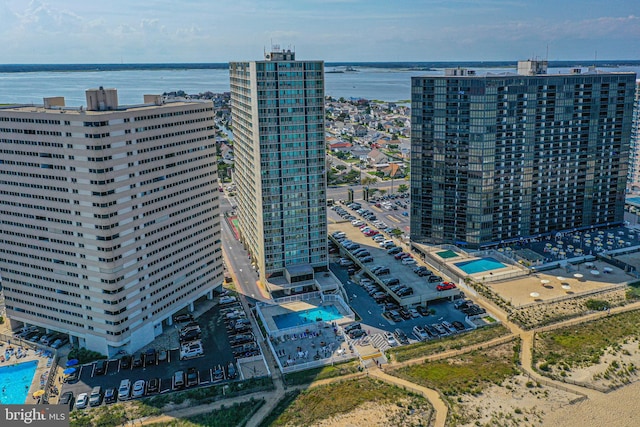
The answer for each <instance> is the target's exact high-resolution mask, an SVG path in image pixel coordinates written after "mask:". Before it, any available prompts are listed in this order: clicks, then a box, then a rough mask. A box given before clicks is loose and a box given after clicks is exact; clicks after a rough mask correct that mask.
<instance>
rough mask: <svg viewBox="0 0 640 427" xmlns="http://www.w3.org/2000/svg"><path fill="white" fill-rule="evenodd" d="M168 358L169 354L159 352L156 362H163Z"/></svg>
mask: <svg viewBox="0 0 640 427" xmlns="http://www.w3.org/2000/svg"><path fill="white" fill-rule="evenodd" d="M168 358H169V352H168V351H167V350H160V351H159V352H158V362H164V361H166V360H167V359H168Z"/></svg>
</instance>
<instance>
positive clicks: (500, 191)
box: [411, 73, 635, 248]
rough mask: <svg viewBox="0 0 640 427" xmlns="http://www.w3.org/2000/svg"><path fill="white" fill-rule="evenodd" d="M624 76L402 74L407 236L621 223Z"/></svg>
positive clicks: (441, 239) (520, 234) (466, 236)
mask: <svg viewBox="0 0 640 427" xmlns="http://www.w3.org/2000/svg"><path fill="white" fill-rule="evenodd" d="M634 81H635V74H633V73H611V74H601V73H593V74H590V73H585V74H575V75H574V74H570V75H569V74H568V75H533V76H521V75H513V74H512V75H500V76H482V77H480V76H453V77H451V76H443V77H414V78H412V120H411V124H412V133H411V138H412V142H411V196H412V208H411V209H412V212H411V238H412V240H414V241H417V242H423V243H431V244H445V243H448V244H458V245H463V246H468V247H470V248H480V247H486V246H492V245H496V244H499V243H501V242H508V241H513V240H518V239H520V238H526V237H531V236H543V235H548V234H551V233H555V232H558V231H563V230H572V229H576V228H584V227H590V226H597V225H606V224H612V223H617V222H621V221H622V219H623V207H624V192H625V186H626V177H627V165H628V161H627V160H628V156H629V138H630V132H631V115H632V107H633V92H634Z"/></svg>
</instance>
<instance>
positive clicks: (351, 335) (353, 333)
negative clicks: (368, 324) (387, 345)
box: [348, 329, 367, 340]
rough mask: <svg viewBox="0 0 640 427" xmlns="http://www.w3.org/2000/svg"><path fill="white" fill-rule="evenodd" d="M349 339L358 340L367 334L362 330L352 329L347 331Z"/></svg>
mask: <svg viewBox="0 0 640 427" xmlns="http://www.w3.org/2000/svg"><path fill="white" fill-rule="evenodd" d="M348 335H349V338H351V339H352V340H353V339H356V338H360V337H363V336H365V335H367V333H366V332H365V331H363V330H362V329H352V330H351V331H349V333H348Z"/></svg>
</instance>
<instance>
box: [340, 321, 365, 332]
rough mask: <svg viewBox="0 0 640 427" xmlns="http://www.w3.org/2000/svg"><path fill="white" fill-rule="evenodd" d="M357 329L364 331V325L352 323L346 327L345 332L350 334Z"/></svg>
mask: <svg viewBox="0 0 640 427" xmlns="http://www.w3.org/2000/svg"><path fill="white" fill-rule="evenodd" d="M355 329H362V325H361V324H360V323H352V324H350V325H347V326H345V327H344V331H345V332H346V333H349V332H351V331H353V330H355Z"/></svg>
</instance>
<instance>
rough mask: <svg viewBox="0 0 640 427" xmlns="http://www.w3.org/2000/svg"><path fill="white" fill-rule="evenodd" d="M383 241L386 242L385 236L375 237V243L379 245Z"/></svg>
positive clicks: (377, 235) (378, 235)
mask: <svg viewBox="0 0 640 427" xmlns="http://www.w3.org/2000/svg"><path fill="white" fill-rule="evenodd" d="M383 240H384V236H383V235H381V234H376V235H375V236H374V237H373V241H374V242H377V243H380V242H382V241H383Z"/></svg>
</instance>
